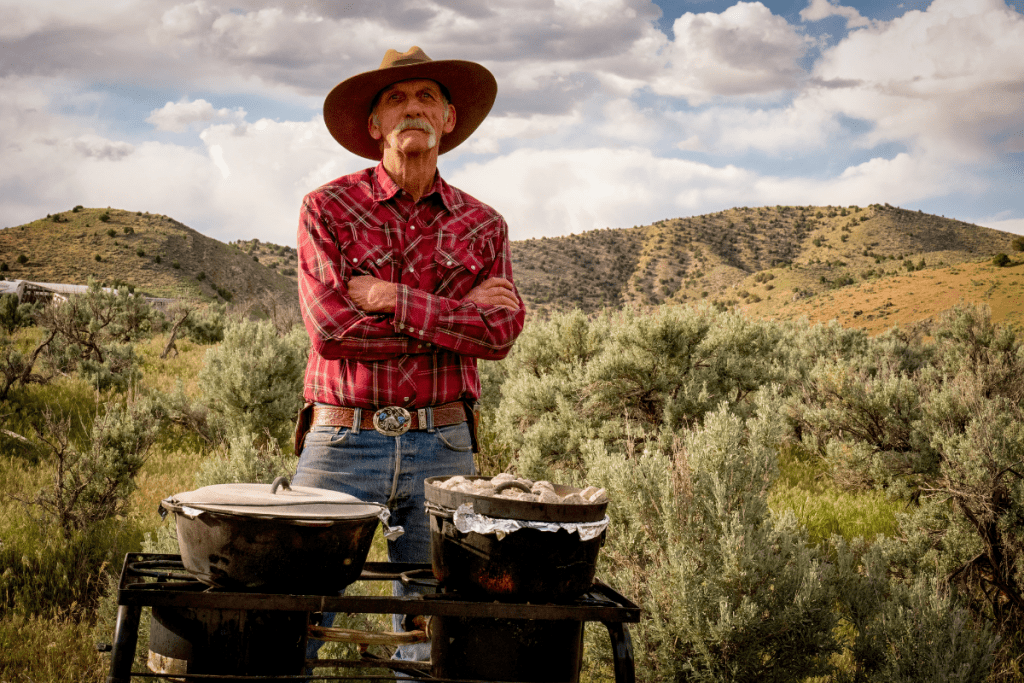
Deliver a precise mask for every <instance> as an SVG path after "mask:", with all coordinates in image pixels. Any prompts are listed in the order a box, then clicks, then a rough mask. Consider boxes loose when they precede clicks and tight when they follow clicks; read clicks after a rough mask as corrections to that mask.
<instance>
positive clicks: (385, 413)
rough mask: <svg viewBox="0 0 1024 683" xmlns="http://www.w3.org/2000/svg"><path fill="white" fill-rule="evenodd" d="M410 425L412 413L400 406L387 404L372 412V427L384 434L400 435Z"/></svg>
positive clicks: (407, 429)
mask: <svg viewBox="0 0 1024 683" xmlns="http://www.w3.org/2000/svg"><path fill="white" fill-rule="evenodd" d="M411 425H412V415H411V414H410V413H409V411H408V410H406V409H405V408H403V407H402V406H387V407H385V408H381V409H380V410H378V411H377V412H375V413H374V414H373V428H374V429H376V430H377V431H378V432H379V433H381V434H383V435H384V436H401V435H402V434H405V433H406V432H407V431H409V427H410V426H411Z"/></svg>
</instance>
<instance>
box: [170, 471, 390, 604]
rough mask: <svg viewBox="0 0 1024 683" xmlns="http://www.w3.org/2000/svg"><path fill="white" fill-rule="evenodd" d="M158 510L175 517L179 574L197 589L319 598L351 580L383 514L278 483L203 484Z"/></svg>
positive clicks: (333, 495)
mask: <svg viewBox="0 0 1024 683" xmlns="http://www.w3.org/2000/svg"><path fill="white" fill-rule="evenodd" d="M160 505H161V507H162V508H163V509H164V510H166V511H168V512H173V513H174V514H175V521H176V526H177V533H178V548H179V550H180V552H181V559H182V563H183V564H184V565H185V569H187V570H188V571H189V572H190V573H192V574H193V575H195V576H196V578H198V579H199V580H200V581H202V582H203V583H206V584H208V585H211V586H217V587H221V588H228V589H232V590H250V591H251V590H259V591H263V592H268V593H295V594H319V595H331V594H335V593H337V592H338V591H339V590H341V589H342V588H344V587H345V586H347V585H349V584H350V583H352V582H353V581H355V580H356V579H357V578H358V577H359V574H360V573H361V572H362V569H363V563H364V562H366V556H367V554H369V552H370V544H371V542H372V540H373V534H374V532H375V531H376V529H377V523H378V522H379V521H380V519H381V514H382V510H384V509H385V508H384V507H383V506H381V505H378V504H375V503H366V502H363V501H361V500H359V499H358V498H355V497H353V496H350V495H347V494H344V493H338V492H335V491H327V490H324V489H317V488H311V487H306V486H294V487H293V486H289V484H288V481H287V479H285V478H284V477H278V479H277V480H276V481H275V482H274V483H273V484H218V485H216V486H204V487H203V488H200V489H196V490H195V491H189V492H188V493H179V494H177V495H174V496H171V497H170V498H167V499H165V500H163V501H162V502H161V503H160Z"/></svg>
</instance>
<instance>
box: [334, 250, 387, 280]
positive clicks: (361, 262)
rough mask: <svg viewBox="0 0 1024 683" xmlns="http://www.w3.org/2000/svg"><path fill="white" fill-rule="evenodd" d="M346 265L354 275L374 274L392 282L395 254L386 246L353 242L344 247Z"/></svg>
mask: <svg viewBox="0 0 1024 683" xmlns="http://www.w3.org/2000/svg"><path fill="white" fill-rule="evenodd" d="M342 254H344V256H345V265H346V266H347V267H348V270H349V272H350V273H351V275H352V277H356V276H358V275H372V276H373V277H376V278H380V279H381V280H387V281H388V282H391V280H392V277H391V276H392V273H393V272H394V266H395V255H394V254H393V253H391V251H390V250H389V249H387V248H385V247H382V246H378V245H373V244H365V243H363V242H353V243H351V244H347V245H345V246H344V247H343V248H342Z"/></svg>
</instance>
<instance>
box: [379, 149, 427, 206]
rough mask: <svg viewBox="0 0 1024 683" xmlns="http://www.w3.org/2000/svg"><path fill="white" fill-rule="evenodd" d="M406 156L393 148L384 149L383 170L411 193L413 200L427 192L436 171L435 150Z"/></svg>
mask: <svg viewBox="0 0 1024 683" xmlns="http://www.w3.org/2000/svg"><path fill="white" fill-rule="evenodd" d="M432 152H433V153H432V154H431V153H428V154H418V155H415V156H411V155H409V156H406V155H404V154H401V153H400V152H397V151H395V150H393V149H386V150H385V151H384V170H385V171H387V173H388V175H389V176H391V179H392V180H394V181H395V183H396V184H397V185H398V186H399V187H400V188H402V189H403V190H405V191H406V192H408V193H409V194H410V195H412V199H413V201H419V199H420V197H422V196H423V195H424V194H426V193H427V190H429V189H430V187H431V185H433V184H434V175H435V174H436V173H437V151H436V148H435V149H434V150H432Z"/></svg>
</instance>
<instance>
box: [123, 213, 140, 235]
mask: <svg viewBox="0 0 1024 683" xmlns="http://www.w3.org/2000/svg"><path fill="white" fill-rule="evenodd" d="M136 215H137V216H141V215H142V214H141V213H138V214H136ZM123 231H124V234H126V235H134V234H135V228H133V227H132V226H130V225H126V226H124V228H123Z"/></svg>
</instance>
